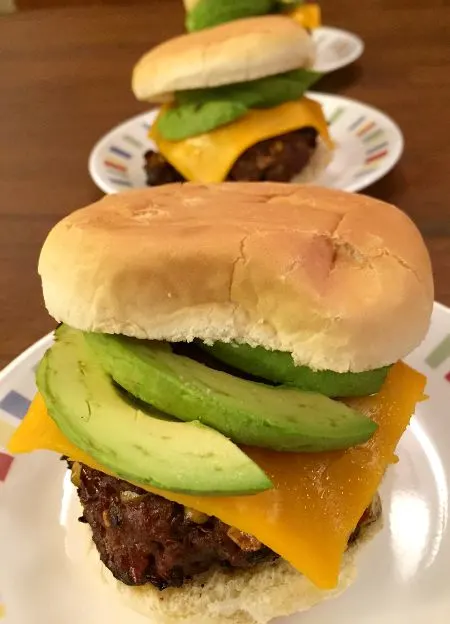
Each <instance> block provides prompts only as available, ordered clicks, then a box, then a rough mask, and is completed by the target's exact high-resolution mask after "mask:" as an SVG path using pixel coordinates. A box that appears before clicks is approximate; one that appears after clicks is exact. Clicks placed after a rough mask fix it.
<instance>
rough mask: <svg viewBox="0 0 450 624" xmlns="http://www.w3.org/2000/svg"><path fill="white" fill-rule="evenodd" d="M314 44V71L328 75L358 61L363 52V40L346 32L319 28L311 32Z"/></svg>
mask: <svg viewBox="0 0 450 624" xmlns="http://www.w3.org/2000/svg"><path fill="white" fill-rule="evenodd" d="M312 37H313V40H314V43H315V44H316V62H315V63H314V69H315V70H316V71H318V72H323V73H328V72H332V71H335V70H336V69H340V68H341V67H345V66H346V65H349V64H350V63H353V62H354V61H356V59H358V58H359V57H360V56H361V54H362V53H363V51H364V43H363V40H362V39H361V38H360V37H358V36H357V35H354V34H353V33H351V32H348V31H347V30H341V29H340V28H330V27H329V26H320V27H319V28H316V29H315V30H313V33H312Z"/></svg>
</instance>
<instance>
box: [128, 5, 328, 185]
mask: <svg viewBox="0 0 450 624" xmlns="http://www.w3.org/2000/svg"><path fill="white" fill-rule="evenodd" d="M314 56H315V50H314V44H313V42H312V40H311V38H310V36H309V35H308V33H307V32H306V31H305V29H304V28H302V27H301V26H299V25H298V24H297V23H296V22H295V21H293V20H292V19H289V18H287V17H283V16H279V15H277V16H274V15H270V16H263V17H255V18H249V19H244V20H238V21H235V22H230V23H227V24H223V25H221V26H217V27H215V28H210V29H207V30H203V31H201V32H198V33H191V34H187V35H182V36H180V37H176V38H175V39H171V40H169V41H166V42H165V43H163V44H161V45H159V46H157V47H155V48H153V49H152V50H151V51H150V52H148V53H147V54H145V55H144V56H143V57H142V58H141V59H140V60H139V62H138V63H137V65H136V66H135V68H134V72H133V79H132V88H133V92H134V94H135V96H136V97H137V98H138V99H139V100H142V101H147V102H151V103H153V104H163V106H162V108H161V110H160V112H159V114H158V116H157V118H156V120H155V122H154V124H153V126H152V128H151V130H150V137H151V139H152V140H153V141H154V143H155V146H156V148H157V151H153V150H150V151H148V152H147V153H146V154H145V169H146V173H147V183H148V184H149V185H151V186H156V185H160V184H166V183H170V182H177V181H183V180H189V181H193V182H203V183H216V182H223V181H224V180H229V181H251V182H256V181H275V182H288V181H291V180H294V181H296V182H309V181H312V180H314V179H315V178H316V177H317V175H318V174H319V173H320V172H321V171H322V170H323V169H324V168H325V166H326V165H327V164H328V162H329V161H330V154H331V150H332V148H333V144H332V141H331V139H330V136H329V134H328V128H327V122H326V119H325V117H324V114H323V111H322V108H321V106H320V104H318V103H317V102H316V101H314V100H312V99H310V98H307V97H305V96H304V93H305V91H307V90H308V89H309V88H310V87H311V86H312V85H313V84H314V83H315V82H316V81H317V80H318V79H319V78H320V76H321V74H319V73H317V72H313V71H311V70H310V69H309V68H310V67H311V66H312V64H313V62H314Z"/></svg>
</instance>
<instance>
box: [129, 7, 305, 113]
mask: <svg viewBox="0 0 450 624" xmlns="http://www.w3.org/2000/svg"><path fill="white" fill-rule="evenodd" d="M313 62H314V44H313V42H312V39H311V37H310V36H309V35H308V33H307V32H306V30H304V29H303V28H302V27H301V26H300V25H298V24H297V23H296V22H295V21H294V20H292V19H290V18H288V17H283V16H281V15H268V16H262V17H251V18H248V19H245V20H237V21H234V22H228V23H227V24H221V25H220V26H216V27H215V28H209V29H207V30H202V31H200V32H196V33H191V34H187V35H182V36H181V37H176V38H175V39H170V40H169V41H166V42H165V43H162V44H161V45H159V46H157V47H156V48H153V50H151V51H150V52H148V53H147V54H145V55H144V56H143V57H142V58H141V59H140V61H139V62H138V63H137V65H136V66H135V68H134V71H133V78H132V89H133V92H134V94H135V96H136V97H137V99H138V100H146V101H148V102H156V103H158V102H167V101H170V100H171V99H172V97H173V93H174V92H175V91H181V90H184V89H198V88H201V87H217V86H219V85H223V84H231V83H234V82H244V81H247V80H256V79H257V78H262V77H263V76H271V75H273V74H279V73H281V72H286V71H289V70H291V69H297V68H299V67H309V66H311V65H312V63H313Z"/></svg>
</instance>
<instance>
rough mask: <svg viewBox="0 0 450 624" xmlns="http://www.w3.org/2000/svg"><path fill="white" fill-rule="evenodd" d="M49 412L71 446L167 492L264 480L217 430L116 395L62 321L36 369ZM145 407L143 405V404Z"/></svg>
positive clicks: (218, 491)
mask: <svg viewBox="0 0 450 624" xmlns="http://www.w3.org/2000/svg"><path fill="white" fill-rule="evenodd" d="M37 385H38V387H39V390H40V392H41V393H42V395H43V396H44V400H45V403H46V405H47V408H48V411H49V414H50V416H51V417H52V418H53V420H54V421H55V422H56V424H57V425H58V427H59V428H60V429H61V431H62V432H63V433H64V434H65V435H66V436H67V437H68V438H69V440H71V441H72V442H73V443H74V444H75V445H76V446H78V447H79V448H80V449H82V450H83V451H86V452H87V453H89V455H91V456H92V457H93V458H94V459H96V460H97V461H98V462H100V463H101V464H103V465H104V466H105V467H106V468H109V469H110V470H111V471H112V472H113V473H114V474H116V475H117V476H119V477H122V478H124V479H127V480H129V481H135V482H137V483H144V484H148V485H152V486H154V487H157V488H161V489H164V490H171V491H173V492H186V493H188V494H200V495H237V494H252V493H255V492H260V491H263V490H267V489H269V488H270V487H271V486H272V484H271V482H270V480H269V479H268V477H267V476H266V475H265V474H264V472H263V471H262V470H261V469H260V468H259V467H258V466H257V465H256V464H255V463H254V462H253V461H252V460H250V459H249V458H248V457H247V456H246V455H245V454H244V453H243V452H242V451H241V450H240V449H239V448H238V447H237V446H235V445H234V444H233V443H232V442H230V441H229V440H228V439H227V438H225V437H224V436H223V435H221V434H220V433H218V432H217V431H214V430H213V429H210V428H209V427H205V426H204V425H202V424H201V423H199V422H198V421H193V422H190V423H184V422H179V421H173V420H172V419H169V417H167V416H165V415H161V414H159V413H158V412H157V410H152V408H148V410H147V411H143V409H142V407H141V405H133V403H132V401H130V400H129V399H128V400H126V399H125V398H123V397H122V391H120V390H119V389H117V388H116V386H115V385H114V383H113V381H112V379H111V378H110V377H109V376H108V375H107V374H106V373H105V371H104V370H103V368H102V367H101V366H100V364H98V363H97V360H96V358H95V356H94V355H93V353H92V350H91V349H89V348H88V346H87V344H86V341H85V339H84V336H83V333H82V332H80V331H77V330H75V329H70V328H68V327H67V326H64V325H62V326H61V327H60V328H58V329H57V331H56V343H55V344H54V345H53V346H52V347H51V349H49V350H48V351H47V353H46V354H45V356H44V359H43V360H42V361H41V363H40V365H39V368H38V372H37ZM147 407H148V406H147Z"/></svg>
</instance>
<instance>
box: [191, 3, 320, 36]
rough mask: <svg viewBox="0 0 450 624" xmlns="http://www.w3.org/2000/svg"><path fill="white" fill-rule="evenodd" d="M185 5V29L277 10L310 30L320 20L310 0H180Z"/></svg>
mask: <svg viewBox="0 0 450 624" xmlns="http://www.w3.org/2000/svg"><path fill="white" fill-rule="evenodd" d="M183 1H184V6H185V8H186V12H187V17H186V28H187V30H189V31H195V30H203V29H204V28H211V26H217V25H218V24H224V23H225V22H231V21H233V20H236V19H243V18H246V17H253V16H255V15H267V14H271V13H275V14H277V13H279V14H283V15H287V16H289V17H290V18H291V19H294V20H295V21H296V22H297V23H298V24H300V25H301V26H303V27H304V28H307V29H308V30H312V29H314V28H318V27H319V26H320V23H321V11H320V6H319V4H318V3H317V2H314V1H312V2H311V1H310V0H183Z"/></svg>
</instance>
